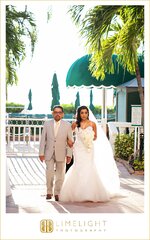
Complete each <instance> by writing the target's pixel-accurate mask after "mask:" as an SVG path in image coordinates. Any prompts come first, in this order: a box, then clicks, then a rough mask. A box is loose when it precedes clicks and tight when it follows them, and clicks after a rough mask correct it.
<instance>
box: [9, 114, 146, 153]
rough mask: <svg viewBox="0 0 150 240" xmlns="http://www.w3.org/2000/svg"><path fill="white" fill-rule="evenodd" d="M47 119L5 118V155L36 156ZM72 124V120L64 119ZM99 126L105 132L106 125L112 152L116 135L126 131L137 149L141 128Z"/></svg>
mask: <svg viewBox="0 0 150 240" xmlns="http://www.w3.org/2000/svg"><path fill="white" fill-rule="evenodd" d="M46 120H47V119H46V118H44V119H33V118H26V119H25V118H7V119H6V151H7V154H18V155H20V154H21V155H29V154H30V155H31V154H33V155H37V154H38V151H39V142H40V140H41V134H42V129H43V124H44V122H45V121H46ZM64 120H66V121H69V122H72V121H74V119H64ZM99 124H101V126H102V127H103V129H104V131H105V132H106V129H107V128H106V125H107V124H108V130H109V141H110V144H111V145H112V148H113V150H114V141H115V138H116V135H117V134H119V133H126V132H127V129H128V132H129V134H130V133H131V132H134V135H135V141H134V151H136V150H137V149H139V147H140V146H139V145H140V134H141V132H142V129H143V128H142V127H137V126H132V123H128V122H108V123H107V122H105V121H102V122H101V121H100V120H99Z"/></svg>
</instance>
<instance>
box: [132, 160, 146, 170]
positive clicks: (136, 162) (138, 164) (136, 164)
mask: <svg viewBox="0 0 150 240" xmlns="http://www.w3.org/2000/svg"><path fill="white" fill-rule="evenodd" d="M132 167H133V168H134V170H144V160H142V161H139V159H135V160H134V162H133V165H132Z"/></svg>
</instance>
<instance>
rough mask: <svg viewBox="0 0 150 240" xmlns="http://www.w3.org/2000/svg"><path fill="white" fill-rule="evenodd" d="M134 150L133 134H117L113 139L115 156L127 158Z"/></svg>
mask: <svg viewBox="0 0 150 240" xmlns="http://www.w3.org/2000/svg"><path fill="white" fill-rule="evenodd" d="M133 152H134V134H118V135H117V136H116V139H115V157H118V158H121V159H124V160H129V157H130V156H131V155H132V154H133Z"/></svg>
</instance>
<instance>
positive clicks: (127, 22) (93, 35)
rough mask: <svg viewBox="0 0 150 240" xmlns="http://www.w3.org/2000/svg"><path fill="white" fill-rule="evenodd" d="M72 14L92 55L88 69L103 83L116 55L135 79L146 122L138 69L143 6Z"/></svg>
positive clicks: (82, 10) (81, 10)
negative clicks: (113, 56)
mask: <svg viewBox="0 0 150 240" xmlns="http://www.w3.org/2000/svg"><path fill="white" fill-rule="evenodd" d="M69 13H70V14H71V18H72V20H73V22H74V23H75V24H76V25H77V27H78V28H79V31H80V34H81V36H82V37H83V38H84V39H85V41H86V43H85V45H86V49H87V51H88V53H89V54H91V62H90V66H89V69H90V70H91V73H92V75H93V76H94V77H96V78H97V79H100V80H103V79H104V78H105V74H106V73H112V74H113V73H114V69H115V65H114V63H113V59H112V55H113V54H117V60H118V62H119V63H120V64H121V65H122V66H123V68H124V69H127V70H128V71H129V72H130V73H132V74H135V75H136V78H137V83H138V91H139V96H140V101H141V105H142V120H143V122H144V93H143V88H142V84H141V75H140V70H139V65H138V50H139V47H143V46H144V6H142V5H132V6H131V5H113V6H112V5H111V6H109V5H102V6H101V5H98V6H94V7H91V8H88V9H86V8H85V6H84V5H73V6H71V7H70V9H69Z"/></svg>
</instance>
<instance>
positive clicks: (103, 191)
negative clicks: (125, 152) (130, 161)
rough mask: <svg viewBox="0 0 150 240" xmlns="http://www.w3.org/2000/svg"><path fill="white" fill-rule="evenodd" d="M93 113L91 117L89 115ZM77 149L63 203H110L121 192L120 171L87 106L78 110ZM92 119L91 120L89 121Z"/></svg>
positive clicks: (74, 125)
mask: <svg viewBox="0 0 150 240" xmlns="http://www.w3.org/2000/svg"><path fill="white" fill-rule="evenodd" d="M89 112H90V113H89ZM76 117H77V119H76V122H74V123H73V124H72V130H73V131H74V133H75V138H76V140H75V143H73V142H72V141H71V140H68V145H69V146H70V147H72V146H73V155H74V163H73V165H72V166H71V167H70V169H69V170H68V172H67V173H66V176H65V180H64V183H63V186H62V189H61V192H60V196H59V200H60V201H63V202H84V201H92V202H106V201H109V200H110V198H112V197H114V196H116V195H117V193H118V192H119V188H120V181H119V174H118V169H117V166H116V163H115V160H114V158H113V153H112V149H111V146H110V144H109V141H108V139H107V137H106V135H105V133H104V132H103V130H102V129H101V127H100V126H99V125H98V123H97V120H96V118H95V117H94V115H93V114H92V112H91V111H90V110H89V109H88V108H87V107H86V106H80V107H79V108H78V109H77V116H76ZM89 119H90V120H89Z"/></svg>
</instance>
